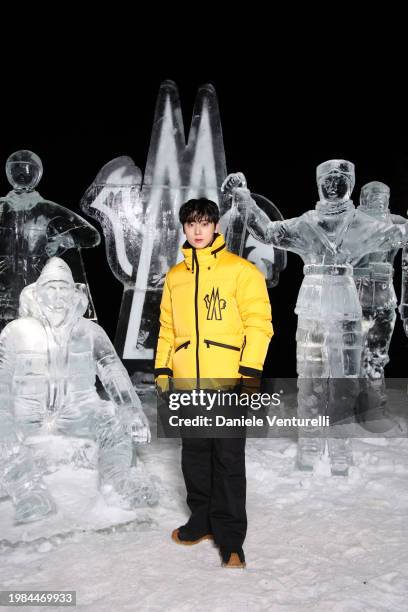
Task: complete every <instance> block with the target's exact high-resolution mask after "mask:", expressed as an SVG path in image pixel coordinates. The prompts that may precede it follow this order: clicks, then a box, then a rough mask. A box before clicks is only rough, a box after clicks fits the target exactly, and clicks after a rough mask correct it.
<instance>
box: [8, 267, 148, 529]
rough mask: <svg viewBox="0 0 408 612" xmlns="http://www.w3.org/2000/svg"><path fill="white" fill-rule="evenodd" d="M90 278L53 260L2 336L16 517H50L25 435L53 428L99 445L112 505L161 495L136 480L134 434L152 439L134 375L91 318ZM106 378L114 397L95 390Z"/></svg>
mask: <svg viewBox="0 0 408 612" xmlns="http://www.w3.org/2000/svg"><path fill="white" fill-rule="evenodd" d="M87 302H88V299H87V292H86V288H85V286H84V285H81V284H78V283H77V284H74V282H73V278H72V273H71V270H70V268H69V267H68V265H67V264H66V263H65V262H64V261H63V260H62V259H60V258H57V257H53V258H51V259H50V260H49V261H48V262H47V264H46V265H45V266H44V268H43V270H42V272H41V274H40V276H39V278H38V280H37V281H36V282H35V283H33V284H31V285H29V286H27V287H26V288H25V289H24V290H23V291H22V293H21V297H20V317H19V318H18V319H16V320H14V321H12V322H11V323H9V324H8V325H7V326H6V327H5V328H4V330H3V331H2V333H1V335H0V412H1V420H0V424H1V426H0V458H1V459H0V480H1V485H2V488H3V489H5V490H6V491H7V493H8V495H10V497H11V499H12V501H13V503H14V505H15V508H16V519H17V521H23V522H24V521H31V520H36V519H39V518H42V517H43V516H45V515H46V514H48V513H50V512H51V511H53V510H54V509H55V508H54V504H53V501H52V499H51V496H50V494H49V492H48V491H47V489H46V487H45V484H44V482H43V480H42V476H41V473H40V471H39V470H38V469H37V468H36V467H35V464H34V462H33V460H32V457H31V452H30V450H29V449H28V447H27V445H26V444H25V442H24V440H25V438H26V437H27V436H30V437H31V438H32V437H33V436H35V435H43V434H44V433H47V432H49V433H53V434H59V435H65V436H74V437H81V438H90V439H92V440H94V441H95V442H96V443H97V445H98V470H99V484H100V488H101V491H102V493H103V494H104V495H105V497H106V499H107V501H108V503H109V502H110V501H111V502H113V503H115V504H117V503H119V504H120V505H121V506H122V507H126V508H132V507H135V506H136V505H140V504H144V503H147V504H152V503H155V502H156V501H157V494H156V491H155V488H154V487H153V486H150V484H149V483H146V482H145V483H142V482H137V481H135V480H134V479H133V478H131V476H130V474H131V472H130V468H131V462H132V454H133V451H132V437H133V439H134V440H135V441H138V442H145V441H149V440H150V430H149V425H148V421H147V419H146V417H145V415H144V413H143V409H142V406H141V403H140V400H139V398H138V396H137V395H136V392H135V390H134V388H133V386H132V383H131V381H130V379H129V376H128V374H127V372H126V369H125V368H124V366H123V364H122V363H121V361H120V359H119V358H118V356H117V354H116V351H115V349H114V348H113V346H112V344H111V342H110V340H109V338H108V337H107V335H106V334H105V332H104V331H103V329H102V328H101V327H100V326H99V325H98V324H96V323H95V322H93V321H90V320H89V319H86V318H84V316H83V314H84V312H85V311H86V308H87ZM96 377H98V378H99V380H100V382H101V383H102V386H103V388H104V391H105V393H106V395H107V397H108V399H107V400H105V399H102V398H101V397H100V396H99V394H98V393H97V391H96V388H95V382H96Z"/></svg>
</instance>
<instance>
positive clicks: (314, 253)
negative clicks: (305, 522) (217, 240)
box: [227, 159, 407, 475]
mask: <svg viewBox="0 0 408 612" xmlns="http://www.w3.org/2000/svg"><path fill="white" fill-rule="evenodd" d="M316 172H317V184H318V190H319V196H320V200H319V202H318V203H317V205H316V207H315V210H309V211H307V212H306V213H304V214H303V215H301V216H300V217H296V218H293V219H288V220H285V221H273V222H272V221H270V219H269V218H268V217H267V215H265V213H263V211H262V210H260V209H259V207H257V205H256V203H255V202H254V201H253V200H252V198H251V197H250V192H249V191H248V189H246V188H245V187H242V179H241V178H240V176H239V173H237V174H232V175H230V177H229V180H228V184H229V186H228V185H227V188H229V189H230V190H231V191H232V192H233V194H234V200H235V203H236V206H237V207H238V209H239V211H240V213H241V215H243V216H244V218H245V222H246V223H247V225H248V229H249V230H250V231H251V233H253V234H254V236H256V237H257V238H258V239H262V240H264V241H265V242H266V243H267V244H271V245H273V246H276V247H279V248H281V249H285V250H288V251H293V252H295V253H297V254H298V255H300V256H301V257H302V259H303V261H304V264H305V265H304V269H303V270H304V274H305V277H304V280H303V283H302V286H301V288H300V291H299V295H298V300H297V304H296V309H295V312H296V314H297V315H298V328H297V333H296V340H297V371H298V376H299V380H298V411H299V415H300V416H301V417H310V416H313V415H315V414H318V413H322V411H325V412H324V413H325V414H328V415H329V416H330V417H331V422H335V421H339V420H341V419H342V418H343V416H344V415H347V414H348V412H349V410H350V406H352V405H353V402H354V399H355V398H356V396H357V394H358V387H359V385H358V376H359V373H360V365H361V355H362V348H363V335H362V309H361V305H360V302H359V298H358V292H357V289H356V285H355V283H354V280H353V265H355V264H356V263H357V262H358V261H360V260H361V259H362V257H363V256H365V255H368V254H369V253H372V252H376V251H386V252H387V251H390V250H391V249H395V248H399V247H400V246H401V245H402V244H403V243H404V242H405V241H406V233H407V232H406V225H389V224H387V223H384V222H382V221H380V220H378V219H374V218H372V217H371V216H369V215H367V214H365V213H364V212H362V211H361V210H358V209H356V208H355V207H354V204H353V202H352V201H351V200H350V196H351V193H352V190H353V187H354V165H353V164H352V163H351V162H349V161H345V160H337V159H335V160H329V161H326V162H324V163H322V164H320V165H319V166H318V167H317V171H316ZM322 379H326V381H327V384H323V382H322ZM327 444H328V452H329V455H330V460H331V470H332V473H333V474H344V475H345V474H347V473H348V467H349V465H350V462H351V450H350V444H349V442H348V441H346V440H344V439H341V438H338V439H334V438H329V439H328V440H327ZM324 447H325V440H324V439H323V438H313V437H300V438H299V444H298V456H297V465H298V467H299V468H301V469H305V470H307V469H309V470H312V469H313V468H314V464H315V461H316V459H317V458H318V457H319V456H320V454H321V453H322V452H323V450H324Z"/></svg>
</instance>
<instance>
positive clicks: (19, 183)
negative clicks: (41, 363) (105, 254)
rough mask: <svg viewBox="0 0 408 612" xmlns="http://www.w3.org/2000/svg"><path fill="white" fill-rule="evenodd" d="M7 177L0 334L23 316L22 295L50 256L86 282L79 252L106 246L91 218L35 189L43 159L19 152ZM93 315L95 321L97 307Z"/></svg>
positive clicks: (0, 218) (0, 243) (0, 213)
mask: <svg viewBox="0 0 408 612" xmlns="http://www.w3.org/2000/svg"><path fill="white" fill-rule="evenodd" d="M6 174H7V179H8V181H9V183H10V184H11V186H12V188H13V189H12V191H10V192H9V193H8V194H7V195H6V196H4V197H3V198H0V330H1V329H3V327H4V326H5V325H6V324H7V323H9V322H10V321H12V320H13V319H15V318H16V317H17V315H18V300H19V296H20V292H21V290H22V289H23V288H24V287H26V286H27V285H29V284H30V283H33V282H34V281H36V280H37V278H38V276H39V274H40V272H41V270H42V268H43V267H44V265H45V263H46V261H47V260H48V259H49V258H50V257H52V256H53V255H58V256H62V255H64V258H65V257H67V258H69V259H70V264H71V265H74V266H75V269H74V273H75V275H76V276H77V279H76V280H78V281H81V282H82V281H83V282H86V277H85V273H84V268H83V265H82V259H81V255H80V253H79V251H78V250H79V249H80V248H81V247H93V246H96V245H97V244H99V242H100V236H99V233H98V231H97V230H96V229H95V228H94V227H93V226H92V225H90V224H89V223H88V222H87V221H85V219H83V218H82V217H80V216H79V215H77V214H76V213H74V212H73V211H71V210H68V209H67V208H65V207H63V206H60V205H59V204H56V203H55V202H51V201H49V200H44V199H43V198H42V197H41V195H40V194H39V193H38V191H36V190H35V188H36V186H37V185H38V183H39V181H40V179H41V176H42V163H41V160H40V158H39V157H38V155H36V154H35V153H32V152H31V151H26V150H22V151H16V152H15V153H13V154H12V155H10V157H9V158H8V160H7V162H6ZM68 251H69V252H70V255H69V257H68V253H67V252H68ZM65 254H66V255H65ZM87 314H88V316H89V317H90V318H93V317H94V312H93V307H92V303H91V304H90V307H89V308H88V313H87Z"/></svg>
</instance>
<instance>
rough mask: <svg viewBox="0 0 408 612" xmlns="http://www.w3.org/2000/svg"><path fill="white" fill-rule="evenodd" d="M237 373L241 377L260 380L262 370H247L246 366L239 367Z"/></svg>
mask: <svg viewBox="0 0 408 612" xmlns="http://www.w3.org/2000/svg"><path fill="white" fill-rule="evenodd" d="M238 373H239V374H242V375H243V376H251V378H262V370H257V369H256V368H248V367H247V366H243V365H241V366H239V369H238Z"/></svg>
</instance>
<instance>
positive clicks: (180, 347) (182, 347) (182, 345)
mask: <svg viewBox="0 0 408 612" xmlns="http://www.w3.org/2000/svg"><path fill="white" fill-rule="evenodd" d="M189 344H190V340H187V342H183V344H180V346H178V347H177V348H176V350H175V351H174V352H175V353H177V352H178V351H180V350H181V349H186V348H187V347H188V345H189Z"/></svg>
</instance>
